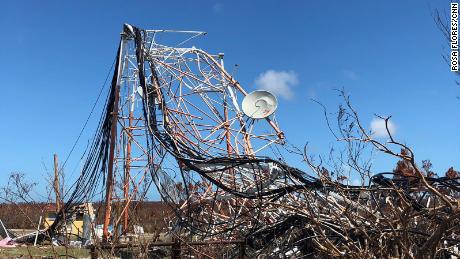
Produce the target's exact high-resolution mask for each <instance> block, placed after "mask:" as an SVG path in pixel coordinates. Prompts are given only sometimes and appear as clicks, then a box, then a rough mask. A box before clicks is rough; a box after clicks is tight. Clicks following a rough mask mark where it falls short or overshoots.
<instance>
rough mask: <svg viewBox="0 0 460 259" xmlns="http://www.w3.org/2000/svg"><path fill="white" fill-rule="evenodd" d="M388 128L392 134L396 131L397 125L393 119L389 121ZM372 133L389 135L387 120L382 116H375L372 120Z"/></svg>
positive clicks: (378, 135)
mask: <svg viewBox="0 0 460 259" xmlns="http://www.w3.org/2000/svg"><path fill="white" fill-rule="evenodd" d="M388 130H389V131H390V133H391V135H393V134H395V133H396V125H395V124H394V123H393V122H392V121H388ZM371 131H372V135H373V136H375V137H388V133H387V129H386V126H385V120H383V119H380V118H374V119H372V121H371Z"/></svg>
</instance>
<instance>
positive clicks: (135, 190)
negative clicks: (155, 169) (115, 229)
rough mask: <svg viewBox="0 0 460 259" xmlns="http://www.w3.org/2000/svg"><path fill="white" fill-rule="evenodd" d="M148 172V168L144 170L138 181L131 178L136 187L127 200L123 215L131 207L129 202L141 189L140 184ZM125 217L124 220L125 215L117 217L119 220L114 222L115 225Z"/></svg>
mask: <svg viewBox="0 0 460 259" xmlns="http://www.w3.org/2000/svg"><path fill="white" fill-rule="evenodd" d="M147 172H148V169H146V170H144V173H143V175H142V177H141V179H140V180H139V181H138V183H137V184H136V183H134V179H132V178H131V180H132V181H133V183H134V184H133V185H134V189H133V191H132V192H131V194H130V195H129V196H128V199H127V201H126V205H125V206H124V207H123V210H122V212H121V215H124V214H125V213H128V211H127V208H128V207H129V204H130V203H131V201H132V199H133V197H134V196H135V194H136V193H137V191H138V190H139V186H140V185H141V183H142V181H143V180H144V179H145V175H146V174H147ZM122 218H123V220H124V216H123V217H119V218H118V219H117V221H116V222H115V223H114V226H116V225H118V223H120V220H121V219H122Z"/></svg>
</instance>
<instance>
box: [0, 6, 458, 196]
mask: <svg viewBox="0 0 460 259" xmlns="http://www.w3.org/2000/svg"><path fill="white" fill-rule="evenodd" d="M449 5H450V3H449V2H448V1H347V2H345V1H322V2H320V1H315V2H313V1H311V2H310V1H267V0H266V1H218V0H200V1H161V2H158V1H135V2H134V1H130V2H128V1H78V2H77V1H66V2H64V1H7V2H6V1H5V2H4V3H2V8H1V10H0V12H1V15H0V24H1V25H2V26H1V27H2V40H1V41H0V57H1V58H2V62H1V63H0V75H1V77H2V81H1V86H0V87H1V96H2V97H3V98H2V101H1V102H0V112H1V116H2V127H0V136H1V140H2V149H1V150H0V173H1V174H3V175H4V176H6V175H7V174H8V173H9V172H12V171H21V172H23V173H25V174H26V175H27V176H28V177H29V178H30V179H31V180H33V181H36V182H39V183H41V184H40V186H41V187H43V188H44V186H45V185H44V180H43V178H44V176H45V175H46V169H45V167H47V168H48V170H50V169H51V168H52V155H53V153H57V154H59V156H60V158H61V159H64V158H65V157H66V156H67V154H68V152H69V151H70V149H71V147H72V145H73V143H74V141H75V139H76V137H77V136H78V134H79V132H80V130H81V127H82V125H83V123H84V122H85V120H86V117H87V116H88V114H89V111H90V110H91V106H92V104H93V103H94V101H95V100H96V97H97V94H98V92H99V89H100V87H101V85H102V83H103V82H104V79H105V77H106V76H107V72H108V70H109V68H110V66H111V64H112V62H113V59H114V57H115V54H116V53H115V52H116V48H117V43H118V40H119V33H120V31H121V28H122V24H123V23H125V22H128V23H131V24H133V25H137V26H138V27H141V28H148V29H184V30H201V31H207V32H208V35H207V36H205V37H204V38H202V39H201V40H200V41H199V46H198V47H200V48H202V49H205V50H208V51H209V52H214V53H217V52H224V53H225V54H226V66H227V68H228V67H229V66H232V65H233V64H238V65H239V69H238V71H237V72H236V78H237V79H238V81H239V82H241V83H242V84H243V85H244V86H245V87H246V88H247V89H248V90H255V89H257V88H258V87H261V85H260V80H258V79H260V78H261V76H263V75H267V74H266V73H267V71H272V72H269V74H270V73H272V75H273V73H274V75H275V76H276V75H280V74H282V75H290V76H293V77H295V80H292V79H291V80H287V81H286V80H284V81H282V82H287V83H286V86H285V87H286V89H288V91H290V93H291V94H290V95H289V94H288V95H286V94H285V93H286V90H285V91H283V92H281V95H280V96H279V97H280V98H279V99H280V106H279V109H278V111H277V118H278V120H279V122H280V124H281V127H282V128H283V129H284V131H285V132H286V135H287V137H288V139H289V140H290V141H291V142H293V143H295V144H297V145H303V144H304V143H306V142H307V141H308V142H310V145H311V147H312V151H313V152H315V153H317V154H320V153H323V154H324V153H327V150H328V148H329V147H330V146H331V145H334V144H335V143H334V139H333V138H332V136H331V134H330V133H329V132H328V131H327V128H326V124H325V120H324V118H323V115H322V111H321V109H320V108H319V107H318V105H316V104H314V103H313V102H311V101H309V99H310V98H311V97H313V98H315V99H317V100H319V101H321V102H322V103H324V104H325V105H326V106H328V107H329V108H330V109H331V110H333V109H335V108H336V107H337V105H338V103H339V101H340V99H339V98H337V95H336V94H335V93H334V91H333V89H336V88H342V87H343V88H345V89H346V90H347V92H348V93H350V94H351V97H352V100H353V103H354V105H355V107H356V108H357V109H358V110H359V112H360V114H361V116H362V120H363V122H364V124H365V125H366V126H369V127H370V124H371V120H372V118H373V114H374V113H378V114H382V115H393V122H394V126H395V128H396V132H395V134H396V137H397V138H398V139H399V140H401V141H402V142H405V143H407V144H408V145H409V146H411V147H413V148H414V150H415V152H416V154H417V156H416V158H417V160H418V161H421V160H422V159H431V160H432V163H433V166H434V170H435V171H436V172H438V173H443V172H445V171H446V170H447V168H448V167H450V166H454V167H456V168H457V169H459V168H460V163H459V161H458V160H457V159H458V157H459V155H460V151H459V146H460V145H459V144H460V140H459V135H458V132H459V126H460V124H459V106H460V101H459V100H457V99H456V96H458V95H460V88H459V87H458V86H456V85H455V79H456V78H455V77H454V76H453V74H452V73H451V72H450V71H449V66H448V65H447V64H446V63H445V61H444V60H443V59H442V56H441V55H442V53H443V52H444V51H445V48H446V47H447V44H446V42H445V41H444V38H443V36H442V35H441V33H440V32H439V30H438V29H437V27H436V25H435V23H434V21H433V19H432V16H431V13H432V11H433V10H434V9H435V8H439V9H440V10H448V9H449ZM283 73H284V74H283ZM283 93H284V94H283ZM100 108H101V105H98V106H97V109H96V112H95V115H94V116H93V117H92V118H91V120H90V123H89V125H88V127H87V129H86V130H85V132H84V134H83V136H82V138H81V141H80V142H79V144H78V146H77V148H76V150H75V152H74V153H73V155H72V156H71V157H70V159H69V162H68V164H67V166H66V173H68V174H71V173H72V172H73V171H74V169H75V168H78V163H79V159H80V156H81V155H82V151H83V149H84V147H85V145H86V143H87V141H88V140H89V138H90V137H91V136H92V134H93V133H94V130H95V126H96V125H95V123H96V122H97V120H98V118H99V112H100ZM294 163H295V162H294ZM394 163H395V162H394V161H392V160H390V159H388V158H386V157H384V156H378V157H376V158H375V170H376V171H389V170H392V168H393V167H394ZM75 170H76V171H78V169H75ZM74 174H75V172H74ZM5 182H6V177H4V178H2V179H0V185H3V184H4V183H5ZM43 188H42V189H43ZM41 193H43V192H41Z"/></svg>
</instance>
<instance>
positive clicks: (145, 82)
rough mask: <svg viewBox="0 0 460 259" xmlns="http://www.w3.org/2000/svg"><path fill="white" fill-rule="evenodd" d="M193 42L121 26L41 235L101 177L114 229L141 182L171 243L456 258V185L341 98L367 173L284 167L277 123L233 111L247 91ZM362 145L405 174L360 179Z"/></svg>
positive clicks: (283, 252) (279, 253) (281, 253)
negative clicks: (69, 183) (102, 91)
mask: <svg viewBox="0 0 460 259" xmlns="http://www.w3.org/2000/svg"><path fill="white" fill-rule="evenodd" d="M171 34H172V35H179V37H177V38H179V39H177V38H176V39H175V44H174V45H167V44H168V43H165V42H162V41H161V40H160V39H161V38H162V37H163V36H164V35H171ZM203 34H204V33H202V32H174V31H164V30H141V29H139V28H136V27H134V26H131V25H125V26H124V31H123V33H122V40H121V42H120V48H119V51H118V56H117V63H116V66H115V72H114V76H113V80H112V85H111V90H110V94H109V97H108V99H107V104H106V110H105V113H104V114H103V115H102V117H101V122H100V125H99V128H98V131H97V133H96V135H95V138H94V141H93V144H92V146H91V148H90V151H89V153H88V154H89V155H88V156H87V161H86V163H85V165H84V168H83V171H82V174H81V177H80V178H79V179H78V181H77V182H76V184H75V188H74V190H75V191H74V192H73V194H72V195H71V196H70V199H69V200H68V202H67V203H66V206H64V208H63V210H62V213H61V214H60V215H61V218H58V220H56V221H55V223H54V224H53V226H52V227H51V228H50V233H51V234H52V233H53V232H54V231H55V230H56V229H57V228H59V224H62V222H63V215H65V213H69V210H71V208H72V207H73V205H74V204H75V203H79V202H81V201H84V200H88V199H92V198H94V197H95V193H96V192H97V190H99V189H100V188H101V187H102V183H104V182H105V180H106V179H105V176H108V178H107V181H109V178H111V177H113V178H114V179H115V181H114V182H115V183H114V184H113V185H111V186H110V185H107V186H108V187H107V192H106V196H110V197H109V198H108V199H107V197H106V199H107V200H108V201H109V204H110V203H111V201H112V200H113V199H115V198H120V199H121V198H123V206H124V207H122V208H121V210H119V211H121V213H118V214H116V213H112V214H111V219H110V220H111V222H112V223H113V224H115V225H117V224H119V223H120V222H122V221H124V220H125V219H126V218H127V216H126V215H127V214H128V213H130V212H129V210H128V209H127V208H128V207H129V204H130V201H131V200H134V199H137V200H139V199H142V196H143V195H145V193H146V192H141V191H140V189H141V187H140V186H141V184H142V183H145V182H146V181H148V180H147V179H151V181H152V182H153V184H154V185H155V186H156V187H157V189H158V191H159V193H160V195H161V198H162V200H163V201H165V202H167V203H168V204H169V205H171V206H172V208H173V210H174V212H175V217H174V218H172V220H171V224H172V225H173V229H172V231H174V232H175V233H176V234H177V235H180V236H183V237H186V238H189V239H203V240H210V239H235V240H236V239H241V238H243V239H245V240H247V244H248V245H249V247H250V248H251V249H250V251H248V252H249V253H250V254H252V255H254V256H257V255H259V256H262V257H264V256H265V257H270V258H275V257H286V256H288V257H308V256H318V257H322V256H347V257H359V258H362V257H364V256H369V257H389V256H407V257H418V256H420V255H432V256H437V257H441V256H447V255H448V254H455V253H456V251H457V250H456V249H457V244H458V243H459V241H460V240H459V237H458V227H457V225H458V216H459V215H460V214H459V211H458V205H457V202H456V201H457V197H458V191H459V189H458V188H459V184H458V179H457V178H447V177H445V178H434V177H426V176H425V175H424V174H423V172H422V171H421V170H420V169H418V167H417V166H416V164H415V162H414V161H415V160H414V155H413V153H410V154H409V155H407V154H406V155H403V154H399V153H397V152H393V151H391V149H390V148H389V147H388V145H393V146H396V147H401V148H405V149H406V148H408V147H406V146H404V145H402V144H400V143H398V142H396V141H394V140H393V139H392V138H391V141H390V142H389V143H383V144H382V143H380V142H378V141H375V140H373V139H372V136H371V135H370V134H368V133H366V131H365V130H364V129H363V128H362V127H361V126H360V124H359V120H358V117H357V113H356V112H355V111H354V110H353V109H352V107H351V105H350V104H349V102H348V99H345V100H346V101H347V106H345V108H342V109H341V110H340V114H339V119H338V121H339V125H340V129H341V131H340V133H341V134H342V137H343V138H340V137H338V139H341V140H344V141H345V142H346V143H348V144H349V151H350V153H349V156H350V157H351V158H349V160H348V161H352V162H354V163H351V165H352V166H354V170H356V171H358V172H365V173H367V175H366V174H363V175H364V176H366V177H367V178H366V180H364V176H363V184H362V185H359V186H358V185H357V186H352V185H348V184H344V183H343V181H341V179H339V175H336V180H333V179H332V177H331V175H330V172H329V171H328V170H326V169H324V167H322V165H315V163H314V162H313V161H312V160H311V159H310V158H309V157H308V156H307V154H306V153H305V154H303V155H304V159H305V161H306V162H307V164H308V165H309V166H310V169H311V171H312V172H313V173H314V174H313V175H315V176H311V175H309V174H307V173H306V172H304V171H301V170H299V169H297V168H294V167H291V166H289V165H287V164H286V163H285V162H284V161H283V159H282V158H283V156H285V155H292V154H293V152H294V151H293V150H290V149H289V148H288V147H289V145H288V144H286V141H285V138H284V134H283V133H282V131H281V130H280V128H279V127H278V124H277V122H276V120H275V119H274V118H268V119H262V120H254V119H251V118H248V117H246V116H245V115H244V114H243V113H242V112H241V110H240V106H239V101H240V100H241V99H242V97H244V96H245V95H246V91H245V90H244V88H243V87H242V86H241V85H240V83H239V82H238V81H236V80H235V79H234V78H233V77H232V76H231V75H230V74H229V73H228V72H227V71H226V70H225V68H224V63H223V54H219V55H212V54H208V53H207V52H205V51H203V50H201V49H198V48H195V47H183V45H184V44H187V43H188V42H189V40H191V39H193V38H196V37H198V36H200V35H203ZM183 35H186V36H187V37H185V38H183ZM114 118H115V119H114ZM114 124H116V125H118V127H116V126H114ZM353 132H354V133H357V134H356V135H353V134H352V133H353ZM389 133H390V132H389ZM390 136H391V135H390ZM356 142H357V143H360V144H353V143H356ZM362 143H366V144H370V145H371V146H373V148H374V149H375V150H378V151H382V152H384V153H388V154H390V155H393V156H395V157H399V158H400V159H402V160H403V161H406V162H407V163H410V164H411V165H412V166H413V171H414V172H415V173H414V175H412V176H410V177H399V176H397V175H396V176H394V175H393V173H387V174H377V175H373V176H372V175H370V174H369V171H368V170H367V169H365V168H363V167H360V166H359V165H358V164H359V162H357V161H358V160H359V159H358V158H359V155H360V153H359V152H357V153H356V152H355V153H353V152H351V151H360V150H362V149H363V147H362V146H361V145H362ZM353 157H354V158H355V159H353ZM350 159H351V160H350ZM117 179H119V180H117ZM120 179H128V180H127V181H122V180H120ZM342 180H343V178H342ZM367 180H368V181H367ZM112 195H113V197H112ZM107 210H108V211H109V213H110V212H111V211H110V208H108V209H106V211H107ZM120 224H121V223H120ZM125 230H126V229H125Z"/></svg>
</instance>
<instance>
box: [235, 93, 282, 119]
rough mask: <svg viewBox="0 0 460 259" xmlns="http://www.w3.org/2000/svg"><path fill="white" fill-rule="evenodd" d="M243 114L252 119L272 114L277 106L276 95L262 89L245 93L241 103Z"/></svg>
mask: <svg viewBox="0 0 460 259" xmlns="http://www.w3.org/2000/svg"><path fill="white" fill-rule="evenodd" d="M241 106H242V108H243V112H244V114H246V115H247V116H248V117H251V118H253V119H263V118H266V117H268V116H270V115H272V114H273V113H274V112H275V110H276V108H277V107H278V101H277V100H276V97H275V96H274V95H273V94H272V93H270V92H268V91H264V90H256V91H254V92H252V93H250V94H248V95H246V96H245V97H244V99H243V102H242V104H241Z"/></svg>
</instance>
